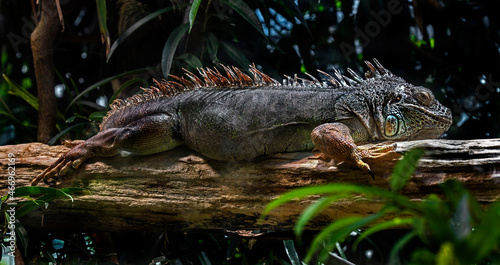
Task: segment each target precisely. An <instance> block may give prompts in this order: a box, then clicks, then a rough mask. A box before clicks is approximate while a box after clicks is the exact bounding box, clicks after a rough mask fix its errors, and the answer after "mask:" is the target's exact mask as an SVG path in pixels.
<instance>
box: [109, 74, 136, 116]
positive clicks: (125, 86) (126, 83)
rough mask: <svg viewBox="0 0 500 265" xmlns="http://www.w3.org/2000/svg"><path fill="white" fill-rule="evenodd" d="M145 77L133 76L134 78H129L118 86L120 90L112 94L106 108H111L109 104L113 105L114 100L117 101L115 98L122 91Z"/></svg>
mask: <svg viewBox="0 0 500 265" xmlns="http://www.w3.org/2000/svg"><path fill="white" fill-rule="evenodd" d="M142 80H143V79H142V78H133V79H130V80H128V81H127V82H125V83H123V84H122V85H121V86H120V88H118V90H117V91H116V92H115V93H113V95H112V96H111V98H110V99H109V101H108V107H107V108H106V109H108V110H109V105H111V103H113V101H115V99H116V98H117V97H118V95H120V93H121V92H122V91H123V90H124V89H125V88H127V87H129V86H130V85H132V84H135V83H138V82H141V81H142Z"/></svg>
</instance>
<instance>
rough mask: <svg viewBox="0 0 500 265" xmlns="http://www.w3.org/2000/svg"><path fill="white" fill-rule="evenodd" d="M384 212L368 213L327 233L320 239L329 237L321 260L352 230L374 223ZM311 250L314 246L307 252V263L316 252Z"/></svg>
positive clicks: (322, 240) (324, 239)
mask: <svg viewBox="0 0 500 265" xmlns="http://www.w3.org/2000/svg"><path fill="white" fill-rule="evenodd" d="M384 214H385V213H384V212H383V211H380V212H378V213H375V214H372V215H368V216H365V217H357V218H358V220H355V221H354V222H352V223H347V225H345V226H340V227H339V228H337V229H335V231H333V232H330V233H329V234H325V236H324V237H323V239H320V240H321V241H320V242H325V241H326V239H327V238H328V241H329V243H327V244H326V247H324V249H323V250H324V251H323V252H322V254H323V255H320V260H326V258H327V257H328V255H329V252H330V251H331V249H333V248H334V246H335V245H336V244H337V243H338V242H342V241H344V240H345V239H346V238H347V236H349V235H350V234H351V232H353V231H356V230H358V229H361V228H363V227H365V226H367V225H369V224H370V223H372V222H374V221H376V220H377V219H379V218H381V217H383V216H384ZM354 219H355V218H354ZM354 219H353V220H354ZM341 220H342V219H341ZM339 221H340V220H339ZM336 222H337V221H336ZM322 233H323V231H322V232H321V233H320V234H318V235H317V236H316V238H318V237H320V236H322V235H321V234H322ZM316 238H314V241H313V242H315V241H316ZM311 250H312V248H311V249H310V250H309V251H308V253H307V258H306V259H305V260H306V263H309V260H310V259H309V258H312V255H313V254H314V252H311Z"/></svg>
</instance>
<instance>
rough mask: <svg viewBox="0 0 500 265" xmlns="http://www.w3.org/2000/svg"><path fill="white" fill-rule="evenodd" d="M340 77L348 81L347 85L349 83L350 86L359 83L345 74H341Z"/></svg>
mask: <svg viewBox="0 0 500 265" xmlns="http://www.w3.org/2000/svg"><path fill="white" fill-rule="evenodd" d="M342 77H343V79H344V80H345V81H347V82H349V85H350V86H354V85H357V84H359V82H357V81H354V80H352V79H350V78H349V77H347V76H345V75H342Z"/></svg>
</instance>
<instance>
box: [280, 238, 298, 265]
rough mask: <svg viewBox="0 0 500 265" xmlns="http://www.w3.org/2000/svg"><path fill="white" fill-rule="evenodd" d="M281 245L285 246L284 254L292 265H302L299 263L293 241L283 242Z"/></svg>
mask: <svg viewBox="0 0 500 265" xmlns="http://www.w3.org/2000/svg"><path fill="white" fill-rule="evenodd" d="M283 245H284V246H285V251H286V254H287V256H288V258H289V259H290V261H291V262H292V265H301V264H302V263H301V262H300V258H299V254H297V249H295V244H294V243H293V240H291V239H289V240H283Z"/></svg>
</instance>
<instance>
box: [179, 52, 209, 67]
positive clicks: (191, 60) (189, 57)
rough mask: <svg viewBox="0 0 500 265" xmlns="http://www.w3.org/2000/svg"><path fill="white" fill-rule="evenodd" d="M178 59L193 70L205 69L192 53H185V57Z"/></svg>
mask: <svg viewBox="0 0 500 265" xmlns="http://www.w3.org/2000/svg"><path fill="white" fill-rule="evenodd" d="M177 59H179V60H183V61H184V62H186V63H187V64H189V66H190V67H192V68H203V64H202V63H201V61H200V59H198V57H196V56H194V55H193V54H191V53H184V54H183V55H181V56H179V57H177Z"/></svg>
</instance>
